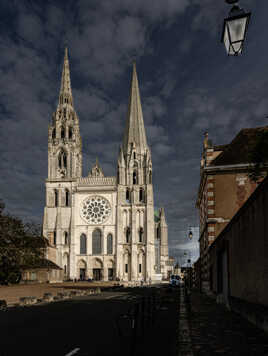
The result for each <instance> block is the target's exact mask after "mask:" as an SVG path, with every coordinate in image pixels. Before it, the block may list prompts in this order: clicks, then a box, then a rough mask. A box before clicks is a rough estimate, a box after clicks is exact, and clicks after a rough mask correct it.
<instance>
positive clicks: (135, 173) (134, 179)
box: [133, 171, 138, 184]
mask: <svg viewBox="0 0 268 356" xmlns="http://www.w3.org/2000/svg"><path fill="white" fill-rule="evenodd" d="M133 184H138V174H137V171H134V172H133Z"/></svg>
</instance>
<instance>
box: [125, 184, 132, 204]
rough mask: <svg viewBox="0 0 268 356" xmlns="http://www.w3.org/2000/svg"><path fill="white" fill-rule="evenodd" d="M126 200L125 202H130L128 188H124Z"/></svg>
mask: <svg viewBox="0 0 268 356" xmlns="http://www.w3.org/2000/svg"><path fill="white" fill-rule="evenodd" d="M126 202H127V203H130V202H131V199H130V189H129V188H127V189H126Z"/></svg>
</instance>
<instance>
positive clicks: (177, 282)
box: [169, 274, 183, 286]
mask: <svg viewBox="0 0 268 356" xmlns="http://www.w3.org/2000/svg"><path fill="white" fill-rule="evenodd" d="M182 283H183V281H182V280H181V277H180V276H178V275H174V274H173V275H172V276H171V277H170V281H169V284H170V285H172V286H180V285H181V284H182Z"/></svg>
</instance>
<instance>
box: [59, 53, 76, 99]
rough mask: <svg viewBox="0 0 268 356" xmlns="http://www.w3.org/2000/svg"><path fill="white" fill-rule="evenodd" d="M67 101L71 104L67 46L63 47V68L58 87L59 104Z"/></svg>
mask: <svg viewBox="0 0 268 356" xmlns="http://www.w3.org/2000/svg"><path fill="white" fill-rule="evenodd" d="M64 103H68V104H70V105H73V95H72V89H71V78H70V66H69V59H68V48H67V47H66V48H65V54H64V62H63V70H62V76H61V87H60V97H59V104H64Z"/></svg>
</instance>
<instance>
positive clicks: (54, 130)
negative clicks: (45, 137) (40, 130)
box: [52, 128, 56, 139]
mask: <svg viewBox="0 0 268 356" xmlns="http://www.w3.org/2000/svg"><path fill="white" fill-rule="evenodd" d="M52 138H53V139H54V138H56V129H55V128H54V129H53V130H52Z"/></svg>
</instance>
